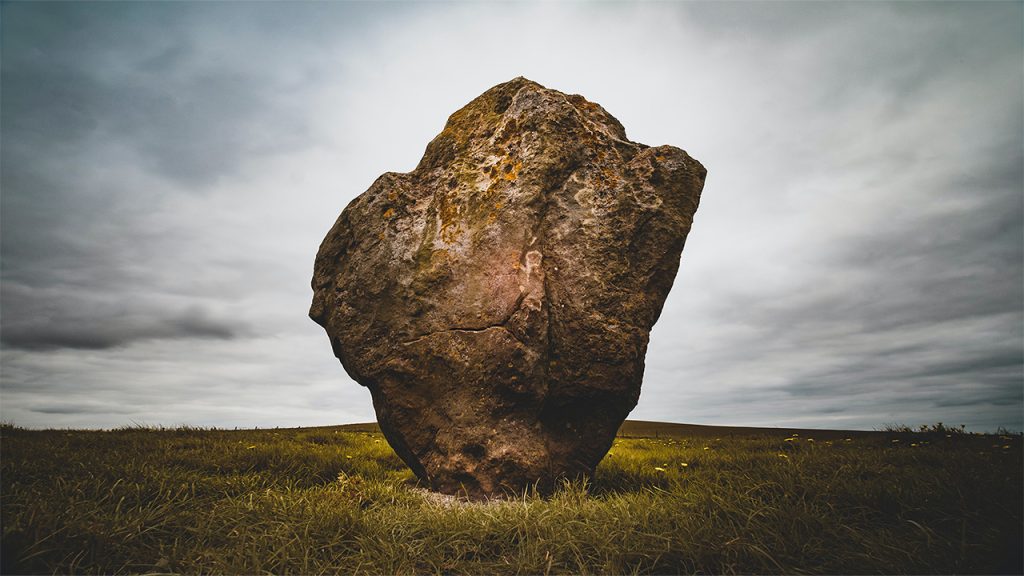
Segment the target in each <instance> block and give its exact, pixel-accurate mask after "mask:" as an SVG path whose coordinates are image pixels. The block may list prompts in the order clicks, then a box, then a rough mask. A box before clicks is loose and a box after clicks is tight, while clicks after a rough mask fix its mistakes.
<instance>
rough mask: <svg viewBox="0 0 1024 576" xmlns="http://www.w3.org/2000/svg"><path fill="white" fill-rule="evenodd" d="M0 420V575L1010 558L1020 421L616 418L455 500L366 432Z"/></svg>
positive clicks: (877, 569) (789, 566) (791, 566)
mask: <svg viewBox="0 0 1024 576" xmlns="http://www.w3.org/2000/svg"><path fill="white" fill-rule="evenodd" d="M0 432H2V440H0V464H2V478H0V479H2V492H0V503H2V522H3V540H2V551H0V554H2V562H3V573H4V574H23V573H32V574H35V573H104V574H117V573H187V574H198V573H227V574H258V573H275V574H285V573H289V574H321V573H345V574H408V573H428V574H491V573H494V574H548V573H581V574H595V573H600V574H620V573H630V574H633V573H637V574H666V573H715V574H719V573H724V574H728V573H814V574H851V573H887V574H889V573H927V574H947V573H1014V572H1016V573H1019V572H1020V570H1021V544H1020V543H1021V539H1022V506H1024V504H1022V493H1024V485H1022V479H1021V471H1022V466H1024V463H1022V443H1021V438H1020V436H1018V435H1001V436H1000V435H976V434H965V433H962V432H958V431H955V430H947V429H944V428H938V429H936V428H934V427H932V428H931V429H930V431H928V432H906V431H903V432H899V431H890V432H876V433H864V432H861V433H844V432H836V431H832V432H826V431H809V430H799V431H797V430H784V431H780V430H764V429H742V428H713V427H697V426H686V425H664V424H657V423H643V422H637V423H627V424H626V425H625V426H624V428H623V430H622V432H621V436H620V438H618V439H617V440H616V442H615V445H614V446H613V448H612V450H611V452H610V453H609V454H608V456H607V457H606V458H605V459H604V461H603V462H602V463H601V465H600V466H599V467H598V470H597V473H596V474H595V476H594V478H592V479H589V480H588V481H586V482H583V481H577V482H572V483H567V484H566V485H565V486H564V487H563V488H562V489H561V490H559V491H558V492H557V493H556V494H555V495H554V496H552V497H551V498H549V499H542V498H539V497H537V496H535V495H531V494H524V495H522V496H521V497H519V498H517V499H514V500H507V501H497V502H491V503H464V502H459V501H452V500H449V499H443V498H437V497H435V496H433V495H432V494H431V493H429V492H427V491H425V490H423V489H422V488H419V487H417V486H416V484H415V481H414V479H413V477H412V474H411V473H410V472H409V471H408V470H407V469H406V468H405V467H404V465H403V464H402V463H401V462H400V461H399V459H398V458H397V456H395V454H394V453H393V452H392V450H391V449H390V447H389V446H388V444H387V443H386V442H385V441H384V439H383V437H382V436H381V435H380V434H379V433H378V432H377V431H376V429H375V427H374V426H373V425H361V426H349V427H333V428H305V429H281V430H238V431H228V430H198V429H165V430H153V429H145V428H129V429H122V430H115V431H107V432H101V431H66V430H48V431H29V430H23V429H18V428H14V427H11V426H4V427H3V428H2V431H0Z"/></svg>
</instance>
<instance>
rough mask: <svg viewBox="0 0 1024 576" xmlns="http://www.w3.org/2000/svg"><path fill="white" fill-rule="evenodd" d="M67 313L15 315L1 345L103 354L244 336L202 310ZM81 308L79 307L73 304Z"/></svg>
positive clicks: (85, 309)
mask: <svg viewBox="0 0 1024 576" xmlns="http://www.w3.org/2000/svg"><path fill="white" fill-rule="evenodd" d="M68 304H70V305H72V308H69V309H65V310H52V309H51V310H45V311H44V310H40V311H38V312H39V314H38V315H36V314H33V315H31V316H28V317H26V316H27V315H23V314H21V313H20V311H19V312H15V318H14V319H9V320H7V321H6V322H5V325H4V327H3V331H2V332H0V342H2V343H3V345H4V346H6V347H8V348H13V349H21V350H33V351H45V350H56V349H60V348H75V349H81V350H104V349H107V348H115V347H118V346H127V345H129V344H132V343H134V342H137V341H140V340H154V339H157V340H159V339H181V338H200V339H211V338H212V339H221V340H230V339H233V338H237V337H239V336H240V335H242V334H244V333H245V328H244V326H240V325H238V323H237V322H230V321H227V320H224V319H217V318H212V317H211V316H210V314H209V312H207V311H206V310H204V309H203V308H200V307H192V308H187V309H185V310H182V311H178V312H170V311H166V310H154V311H151V312H149V313H148V314H140V312H139V311H138V310H131V309H126V308H123V307H120V306H116V305H115V306H110V307H108V308H107V309H105V310H104V309H96V308H95V307H93V306H88V305H87V303H85V302H82V301H77V302H76V301H72V302H63V303H62V305H68ZM76 304H77V305H78V306H77V307H75V305H76Z"/></svg>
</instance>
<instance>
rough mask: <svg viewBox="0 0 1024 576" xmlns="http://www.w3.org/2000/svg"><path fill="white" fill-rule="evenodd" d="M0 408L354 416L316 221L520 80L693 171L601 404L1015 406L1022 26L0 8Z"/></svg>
mask: <svg viewBox="0 0 1024 576" xmlns="http://www.w3.org/2000/svg"><path fill="white" fill-rule="evenodd" d="M2 10H3V12H2V27H3V28H2V58H3V62H2V75H3V76H2V85H0V86H2V103H0V110H2V138H3V140H2V148H0V152H2V159H0V160H2V182H0V183H2V194H0V219H2V222H0V224H2V226H0V231H2V238H0V241H2V244H0V252H2V254H0V256H2V258H0V264H2V286H0V306H2V308H0V313H2V316H0V319H2V325H0V328H2V330H0V354H2V355H0V400H2V403H0V417H2V419H3V420H5V421H8V422H14V423H15V424H17V425H21V426H26V427H115V426H122V425H130V424H132V423H139V424H154V425H155V424H162V425H178V424H190V425H203V426H222V427H233V426H240V427H243V426H244V427H252V426H259V427H261V428H262V427H272V426H282V427H283V426H311V425H324V424H337V423H344V422H359V421H370V420H373V409H372V406H371V403H370V396H369V393H368V392H367V391H366V390H365V389H364V388H362V387H360V386H358V385H357V384H355V383H354V382H352V381H351V380H350V379H348V377H347V376H346V375H345V373H344V371H343V370H342V368H341V366H340V364H338V362H337V361H336V360H335V359H334V357H333V355H332V353H331V349H330V345H329V343H328V341H327V338H326V336H325V335H324V333H323V331H322V330H321V329H320V327H319V326H317V325H315V324H314V323H313V322H312V321H310V320H309V319H308V318H307V317H306V312H307V309H308V305H309V300H310V298H311V295H312V293H311V290H310V288H309V280H310V276H311V273H312V265H313V258H314V255H315V253H316V250H317V247H318V246H319V243H320V240H321V239H322V238H323V236H324V234H325V233H326V232H327V230H328V228H329V227H330V225H331V224H332V223H333V221H334V219H335V218H336V217H337V215H338V213H339V212H340V211H341V209H342V208H344V206H345V205H346V204H347V203H348V202H349V201H350V200H351V199H352V198H354V197H355V196H356V195H358V194H360V193H361V192H362V191H363V190H365V189H366V188H367V187H368V186H369V185H370V183H371V182H372V181H373V180H374V179H375V178H376V177H377V176H378V175H379V174H380V173H382V172H385V171H408V170H411V169H412V168H413V167H414V166H415V165H416V163H417V161H418V160H419V157H420V155H421V154H422V153H423V149H424V147H425V146H426V143H427V142H428V141H429V140H430V139H431V138H432V137H433V136H434V135H435V134H437V133H438V132H439V131H440V130H441V128H442V126H443V125H444V121H445V119H446V118H447V116H448V115H449V114H450V113H452V112H453V111H455V110H456V109H458V108H459V107H460V106H462V105H463V104H465V103H467V102H468V101H469V100H471V99H472V98H474V97H475V96H477V95H478V94H480V93H481V92H483V91H484V90H486V89H487V88H488V87H490V86H492V85H494V84H497V83H500V82H503V81H506V80H509V79H511V78H513V77H515V76H519V75H522V76H526V77H528V78H530V79H532V80H535V81H537V82H540V83H541V84H544V85H545V86H548V87H550V88H555V89H558V90H561V91H563V92H567V93H579V94H583V95H584V96H586V97H587V98H588V99H590V100H593V101H596V102H598V103H600V104H601V105H603V106H604V107H605V108H606V109H607V110H608V111H609V112H611V113H612V114H613V115H614V116H616V117H617V118H618V119H619V120H620V121H621V122H622V123H623V124H624V125H625V127H626V130H627V132H628V134H629V136H630V138H631V139H632V140H634V141H638V142H643V143H645V144H649V145H660V144H672V145H676V146H679V147H681V148H683V149H685V150H687V151H688V152H689V153H690V154H691V155H693V156H694V157H695V158H697V159H698V160H700V161H701V162H702V163H703V164H704V165H705V166H706V167H707V169H708V179H707V185H706V187H705V189H704V195H703V199H702V201H701V206H700V210H699V211H698V213H697V216H696V219H695V222H694V227H693V231H692V232H691V234H690V237H689V240H688V242H687V246H686V249H685V250H684V253H683V259H682V265H681V268H680V272H679V276H678V277H677V279H676V284H675V287H674V288H673V291H672V294H671V296H670V297H669V300H668V302H667V304H666V306H665V311H664V313H663V315H662V317H661V320H660V322H659V324H658V325H657V326H656V327H655V329H654V331H653V332H652V336H651V346H650V351H649V353H648V357H647V373H646V378H645V381H644V388H643V392H642V395H641V399H640V404H639V405H638V406H637V408H636V409H635V410H634V411H633V413H632V415H631V417H633V418H637V419H645V420H667V421H675V422H690V423H700V424H730V425H754V426H801V427H830V428H859V429H872V428H878V427H881V426H883V425H885V424H887V423H906V424H922V423H934V422H937V421H942V422H945V423H947V424H954V425H959V424H966V425H967V426H968V428H969V429H973V430H995V429H996V428H997V427H1000V426H1004V427H1007V428H1011V429H1017V430H1019V429H1021V428H1022V427H1024V426H1022V420H1024V415H1022V411H1024V294H1022V292H1024V272H1022V270H1024V236H1022V234H1024V225H1022V222H1024V188H1022V187H1024V174H1022V171H1024V168H1022V166H1024V142H1022V140H1024V121H1022V109H1024V98H1022V86H1024V77H1022V75H1024V72H1022V71H1024V47H1022V45H1024V33H1022V22H1024V14H1022V4H1021V3H1016V2H998V3H970V4H956V3H924V4H917V3H898V4H884V3H814V2H808V3H796V4H786V3H759V4H746V3H728V4H711V3H701V2H693V3H670V2H662V3H628V4H627V3H621V4H619V3H601V4H594V3H558V2H548V3H538V4H527V3H488V4H463V3H429V4H428V3H420V4H406V3H374V4H371V3H355V2H353V3H342V2H338V3H287V4H286V3H274V2H263V3H241V2H239V3H234V2H232V3H177V2H163V3H161V2H116V3H114V2H103V3H100V2H96V3H90V2H85V3H74V4H63V3H4V4H3V6H2Z"/></svg>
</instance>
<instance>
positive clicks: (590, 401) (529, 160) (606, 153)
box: [310, 78, 705, 497]
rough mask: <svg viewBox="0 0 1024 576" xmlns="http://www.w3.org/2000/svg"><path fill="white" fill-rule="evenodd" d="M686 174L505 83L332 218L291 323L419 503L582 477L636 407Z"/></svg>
mask: <svg viewBox="0 0 1024 576" xmlns="http://www.w3.org/2000/svg"><path fill="white" fill-rule="evenodd" d="M704 176H705V170H704V168H703V167H702V166H701V165H700V163H698V162H697V161H696V160H694V159H692V158H690V157H689V156H688V155H687V154H686V152H684V151H682V150H680V149H678V148H674V147H672V146H659V147H654V148H652V147H648V146H645V145H643V144H637V143H634V142H630V141H629V140H627V139H626V133H625V130H624V129H623V127H622V125H621V124H619V122H618V121H617V120H616V119H615V118H613V117H612V116H611V115H609V114H608V113H607V112H606V111H605V110H604V109H603V108H601V107H600V106H598V105H597V104H595V103H593V102H588V101H587V100H586V99H584V98H583V97H582V96H578V95H571V96H570V95H565V94H563V93H561V92H558V91H555V90H549V89H546V88H544V87H542V86H540V85H539V84H536V83H534V82H531V81H529V80H526V79H524V78H516V79H514V80H512V81H510V82H506V83H504V84H500V85H498V86H495V87H494V88H491V89H490V90H488V91H487V92H485V93H484V94H482V95H481V96H479V97H478V98H476V99H475V100H473V101H472V102H470V103H469V104H468V105H466V106H465V107H464V108H462V109H461V110H459V111H457V112H456V113H455V114H453V115H452V116H451V118H449V120H448V123H447V125H446V126H445V128H444V130H443V131H442V132H441V133H440V134H439V135H438V136H437V137H436V138H434V140H433V141H432V142H430V144H429V145H428V146H427V149H426V152H425V153H424V156H423V159H422V160H421V161H420V163H419V165H418V166H417V167H416V169H415V170H413V171H412V172H409V173H406V174H398V173H390V172H389V173H386V174H384V175H382V176H381V177H380V178H378V179H377V181H376V182H374V183H373V185H372V186H370V188H369V190H367V191H366V192H364V193H363V194H362V195H360V196H359V197H358V198H356V199H355V200H353V201H352V202H351V203H350V204H349V205H348V207H347V208H345V210H344V211H343V212H342V214H341V216H340V217H339V218H338V220H337V222H336V223H335V225H334V227H333V228H332V229H331V231H330V232H329V233H328V234H327V237H326V238H325V239H324V241H323V244H322V245H321V246H320V251H319V253H318V254H317V258H316V265H315V271H314V276H313V291H314V297H313V304H312V307H311V309H310V317H312V318H313V319H314V320H315V321H316V322H317V323H319V324H320V325H322V326H323V327H324V328H325V329H326V331H327V333H328V335H329V336H330V340H331V344H332V346H333V349H334V353H335V355H336V356H337V357H338V358H339V359H340V360H341V362H342V364H343V365H344V367H345V369H346V371H347V372H348V373H349V375H351V376H352V378H354V379H355V380H356V381H357V382H359V383H360V384H362V385H364V386H366V387H367V388H369V390H370V392H371V394H372V397H373V404H374V408H375V409H376V412H377V418H378V422H379V423H380V426H381V429H382V430H383V431H384V434H385V436H386V437H387V439H388V441H389V442H390V443H391V445H392V446H393V447H394V448H395V451H396V452H397V453H398V454H399V456H401V458H402V459H403V460H404V461H405V462H406V463H407V464H408V465H409V466H410V468H412V469H413V471H415V473H416V474H417V475H418V476H419V477H420V478H422V479H424V480H426V481H427V482H429V484H430V485H431V486H432V487H433V488H434V489H436V490H439V491H442V492H448V493H456V492H460V491H465V492H466V493H468V494H469V495H470V496H473V497H481V496H487V495H494V494H499V493H501V492H503V491H507V490H512V491H522V489H523V488H524V487H526V486H527V485H529V484H533V483H538V484H539V485H540V487H541V488H542V489H543V488H546V487H549V486H550V485H552V484H553V482H554V481H555V480H557V479H558V478H560V477H565V476H569V477H572V476H576V475H579V474H588V473H591V472H592V471H593V469H594V467H595V466H596V465H597V463H598V462H599V461H600V459H601V458H602V457H603V456H604V454H605V453H606V452H607V450H608V448H609V447H610V446H611V442H612V440H613V438H614V435H615V432H616V430H617V428H618V426H619V425H620V423H621V422H622V421H623V420H624V419H625V417H626V415H627V414H628V413H629V412H630V410H632V408H633V407H634V406H635V405H636V402H637V399H638V397H639V394H640V383H641V380H642V376H643V369H644V354H645V352H646V349H647V342H648V334H649V332H650V329H651V326H652V325H653V324H654V322H655V321H656V320H657V319H658V315H659V314H660V313H661V308H662V305H663V303H664V301H665V297H666V296H667V295H668V292H669V289H670V288H671V287H672V282H673V279H674V278H675V275H676V269H677V268H678V265H679V256H680V252H681V251H682V249H683V243H684V241H685V239H686V235H687V233H688V232H689V230H690V225H691V222H692V220H693V214H694V212H695V211H696V209H697V204H698V200H699V198H700V192H701V189H702V187H703V184H704Z"/></svg>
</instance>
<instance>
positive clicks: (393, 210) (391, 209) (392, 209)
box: [384, 208, 395, 218]
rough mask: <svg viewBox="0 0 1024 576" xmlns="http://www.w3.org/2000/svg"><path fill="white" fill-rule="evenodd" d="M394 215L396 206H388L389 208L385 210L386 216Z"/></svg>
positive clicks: (391, 216)
mask: <svg viewBox="0 0 1024 576" xmlns="http://www.w3.org/2000/svg"><path fill="white" fill-rule="evenodd" d="M394 216H395V209H394V208H388V209H387V210H385V211H384V217H385V218H393V217H394Z"/></svg>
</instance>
